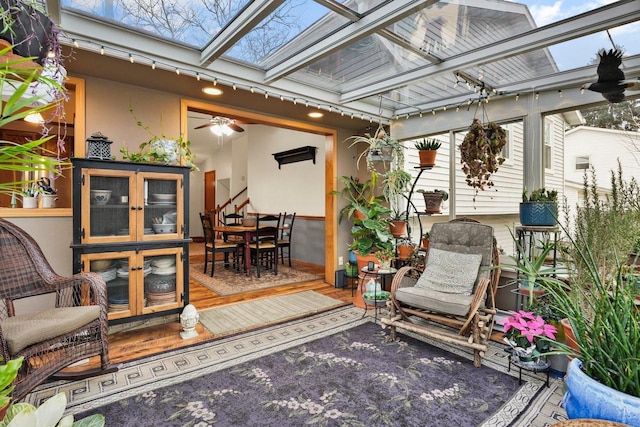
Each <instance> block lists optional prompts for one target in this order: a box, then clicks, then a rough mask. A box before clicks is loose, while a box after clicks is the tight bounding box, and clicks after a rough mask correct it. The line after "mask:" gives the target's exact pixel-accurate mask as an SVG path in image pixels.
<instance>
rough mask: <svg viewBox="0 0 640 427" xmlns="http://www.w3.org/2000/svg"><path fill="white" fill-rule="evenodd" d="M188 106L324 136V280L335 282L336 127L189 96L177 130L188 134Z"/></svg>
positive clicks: (333, 283) (181, 107) (336, 219)
mask: <svg viewBox="0 0 640 427" xmlns="http://www.w3.org/2000/svg"><path fill="white" fill-rule="evenodd" d="M189 109H192V110H196V111H200V112H206V113H207V114H214V115H216V114H219V115H222V116H232V117H234V118H237V119H238V120H242V119H244V120H248V121H252V122H254V123H260V124H266V125H270V126H275V127H281V128H285V129H293V130H297V131H301V132H308V133H314V134H317V135H323V136H325V137H326V138H325V146H324V148H325V158H324V160H325V162H324V165H325V166H324V169H325V179H324V181H325V195H324V199H325V202H324V209H325V212H324V219H325V263H324V277H325V278H324V280H325V282H327V283H329V284H331V285H335V271H336V269H337V260H338V213H337V207H336V206H337V200H336V197H333V196H331V195H330V194H331V192H332V191H333V190H336V189H337V180H336V178H335V177H336V176H337V171H338V166H337V163H338V162H337V153H338V151H337V144H338V130H337V129H332V128H327V127H322V126H318V125H314V124H310V123H304V122H298V121H295V120H291V119H285V118H281V117H273V116H266V115H264V114H261V113H257V112H251V111H245V110H239V109H235V108H230V107H226V106H222V105H214V104H209V103H206V102H202V101H196V100H191V99H184V98H183V99H181V100H180V134H181V135H184V136H185V138H188V134H189V129H188V127H189V126H188V123H187V120H188V119H187V116H188V112H189Z"/></svg>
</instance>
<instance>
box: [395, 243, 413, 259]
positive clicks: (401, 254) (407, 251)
mask: <svg viewBox="0 0 640 427" xmlns="http://www.w3.org/2000/svg"><path fill="white" fill-rule="evenodd" d="M412 252H413V245H398V258H400V259H408V258H409V257H410V256H411V253H412Z"/></svg>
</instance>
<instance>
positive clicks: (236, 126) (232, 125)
mask: <svg viewBox="0 0 640 427" xmlns="http://www.w3.org/2000/svg"><path fill="white" fill-rule="evenodd" d="M227 126H229V127H230V128H231V129H233V130H235V131H236V132H244V129H242V128H241V127H240V126H238V125H237V124H235V123H229V124H228V125H227Z"/></svg>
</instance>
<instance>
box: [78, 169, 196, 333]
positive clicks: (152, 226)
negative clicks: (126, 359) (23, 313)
mask: <svg viewBox="0 0 640 427" xmlns="http://www.w3.org/2000/svg"><path fill="white" fill-rule="evenodd" d="M72 164H73V194H74V199H73V212H74V215H73V244H72V248H73V262H74V271H75V272H80V271H93V272H96V273H98V274H99V275H101V276H102V277H103V279H104V280H105V281H106V282H107V296H108V299H109V321H110V323H122V322H125V321H131V320H138V319H141V318H145V317H149V316H157V315H166V314H172V313H178V312H180V311H181V310H182V309H183V308H184V306H185V305H186V304H188V300H189V298H188V296H189V273H188V272H189V269H188V259H189V242H190V239H189V238H188V236H189V224H188V218H189V204H188V197H189V168H188V167H184V166H165V165H156V164H143V163H131V162H121V161H106V160H90V159H72Z"/></svg>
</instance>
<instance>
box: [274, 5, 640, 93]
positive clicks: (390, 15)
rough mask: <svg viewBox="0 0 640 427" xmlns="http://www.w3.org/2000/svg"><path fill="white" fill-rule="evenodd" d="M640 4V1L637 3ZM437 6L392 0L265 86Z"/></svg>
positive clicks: (285, 65)
mask: <svg viewBox="0 0 640 427" xmlns="http://www.w3.org/2000/svg"><path fill="white" fill-rule="evenodd" d="M639 1H640V0H639ZM434 3H437V1H436V0H418V1H416V0H394V1H391V2H387V3H386V4H384V5H383V6H382V7H379V8H377V9H375V10H374V11H373V12H371V13H369V14H367V15H365V16H363V17H362V18H361V19H360V20H359V21H357V22H354V23H352V24H349V25H347V26H346V27H344V28H342V29H340V30H339V31H336V32H335V33H333V34H331V35H330V36H328V37H325V38H324V39H322V40H320V41H319V42H318V43H316V44H315V45H314V46H313V47H312V48H309V49H306V50H304V51H302V52H300V53H298V54H297V55H295V56H293V57H291V58H289V59H288V60H286V61H283V62H282V63H280V64H278V65H276V66H275V67H273V68H271V69H270V70H268V71H267V73H266V75H265V83H271V82H273V81H274V80H278V79H281V78H283V77H285V76H286V75H288V74H291V73H293V72H294V71H297V70H299V69H300V68H303V67H305V66H307V65H309V64H311V63H313V62H315V61H317V60H318V59H320V58H322V57H324V56H327V55H329V54H331V53H333V52H335V51H337V50H339V49H341V48H342V47H344V46H346V45H348V44H351V43H354V42H356V41H358V40H360V39H363V38H365V37H366V36H368V35H370V34H373V33H375V32H376V31H379V30H381V29H383V28H384V27H386V26H387V25H390V24H392V23H394V22H397V21H399V20H401V19H402V18H404V17H406V16H409V15H411V14H412V13H415V12H417V11H419V10H421V9H423V8H425V7H429V6H431V5H432V4H434Z"/></svg>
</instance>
